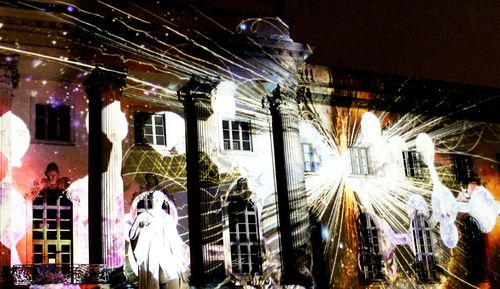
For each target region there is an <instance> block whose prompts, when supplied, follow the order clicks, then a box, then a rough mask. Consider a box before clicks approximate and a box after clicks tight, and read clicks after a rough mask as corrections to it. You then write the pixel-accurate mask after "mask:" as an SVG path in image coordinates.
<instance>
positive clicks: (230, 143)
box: [220, 119, 254, 153]
mask: <svg viewBox="0 0 500 289" xmlns="http://www.w3.org/2000/svg"><path fill="white" fill-rule="evenodd" d="M225 123H227V127H226V126H225ZM220 124H221V130H220V131H221V134H222V135H221V140H222V142H221V143H222V145H221V149H222V151H224V152H247V153H251V152H253V151H254V146H253V136H252V122H251V121H249V120H243V119H222V121H221V122H220ZM235 124H236V125H238V129H235V128H234V125H235ZM241 124H246V125H247V126H248V129H246V130H245V129H243V128H242V126H241ZM226 131H227V136H228V137H226V135H225V132H226ZM235 132H237V135H238V139H235V138H234V133H235ZM245 132H246V133H247V134H248V139H244V133H245ZM235 143H237V146H238V147H239V148H235ZM245 143H247V144H248V149H245V145H244V144H245ZM226 144H227V145H226Z"/></svg>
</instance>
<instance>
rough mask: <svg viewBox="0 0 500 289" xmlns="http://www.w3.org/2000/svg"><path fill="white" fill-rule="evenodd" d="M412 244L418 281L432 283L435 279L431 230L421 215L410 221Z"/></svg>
mask: <svg viewBox="0 0 500 289" xmlns="http://www.w3.org/2000/svg"><path fill="white" fill-rule="evenodd" d="M412 227H413V242H414V245H415V266H416V267H415V271H416V273H417V274H418V277H419V279H420V281H422V282H432V281H435V280H436V279H437V276H436V269H435V261H434V250H433V247H434V244H433V242H434V241H433V238H432V229H431V227H430V226H429V222H428V221H427V218H426V217H425V216H424V215H423V214H417V215H416V216H415V217H414V218H413V220H412Z"/></svg>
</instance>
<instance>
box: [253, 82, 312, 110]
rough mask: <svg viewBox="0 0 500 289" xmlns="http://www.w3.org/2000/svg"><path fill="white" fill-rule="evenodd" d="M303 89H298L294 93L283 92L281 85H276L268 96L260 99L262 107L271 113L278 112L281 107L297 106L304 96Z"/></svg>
mask: <svg viewBox="0 0 500 289" xmlns="http://www.w3.org/2000/svg"><path fill="white" fill-rule="evenodd" d="M303 91H304V89H303V88H299V89H298V90H297V91H296V92H295V93H294V92H293V91H291V90H284V89H283V88H282V87H281V85H279V84H278V85H277V86H276V88H275V89H274V90H273V91H272V93H271V94H270V95H266V96H264V97H263V98H262V107H263V108H268V109H269V110H271V112H278V111H279V110H280V109H281V108H282V106H284V105H289V104H294V103H295V104H298V103H300V102H301V99H302V97H301V96H303V95H304V93H303Z"/></svg>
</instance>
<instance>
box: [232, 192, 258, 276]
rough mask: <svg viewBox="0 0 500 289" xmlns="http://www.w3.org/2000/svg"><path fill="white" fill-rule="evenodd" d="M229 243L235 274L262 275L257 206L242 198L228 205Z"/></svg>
mask: <svg viewBox="0 0 500 289" xmlns="http://www.w3.org/2000/svg"><path fill="white" fill-rule="evenodd" d="M228 218H229V241H230V247H231V266H232V272H233V274H241V275H255V274H262V256H261V249H260V230H259V222H258V215H257V210H256V208H255V205H254V204H253V203H252V202H251V201H250V200H247V199H243V198H242V197H240V196H236V197H233V198H232V199H231V200H230V201H229V204H228Z"/></svg>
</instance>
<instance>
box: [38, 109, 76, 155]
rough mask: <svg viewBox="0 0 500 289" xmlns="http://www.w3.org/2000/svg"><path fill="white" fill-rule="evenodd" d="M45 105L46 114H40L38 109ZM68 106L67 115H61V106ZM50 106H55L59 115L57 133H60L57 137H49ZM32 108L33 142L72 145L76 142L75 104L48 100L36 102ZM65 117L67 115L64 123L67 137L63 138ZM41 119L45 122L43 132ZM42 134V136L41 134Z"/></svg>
mask: <svg viewBox="0 0 500 289" xmlns="http://www.w3.org/2000/svg"><path fill="white" fill-rule="evenodd" d="M41 107H43V109H44V115H43V116H39V113H38V109H39V108H41ZM62 107H64V108H66V109H67V116H61V114H60V113H61V109H60V108H62ZM50 108H52V109H53V108H55V109H56V111H57V112H56V113H57V115H56V116H55V119H56V123H55V124H56V134H57V135H58V136H57V137H56V138H53V139H51V138H49V125H50V123H49V122H50V120H51V116H50V113H49V111H50ZM32 109H33V114H32V115H33V117H32V135H33V136H34V137H33V138H32V142H33V143H47V144H61V145H68V144H69V145H70V144H74V141H75V140H74V127H73V125H72V122H73V105H71V104H69V103H61V104H57V105H55V104H52V103H48V102H34V103H33V104H32ZM64 117H67V123H66V124H65V125H64V126H66V130H67V138H63V137H62V136H61V133H63V132H61V130H64V129H63V128H62V126H63V125H62V121H64ZM39 121H42V122H44V124H43V132H40V130H39V128H40V127H41V126H39ZM40 134H42V136H40Z"/></svg>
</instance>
